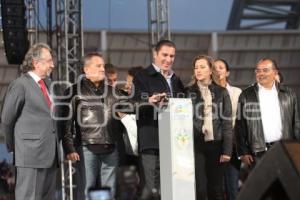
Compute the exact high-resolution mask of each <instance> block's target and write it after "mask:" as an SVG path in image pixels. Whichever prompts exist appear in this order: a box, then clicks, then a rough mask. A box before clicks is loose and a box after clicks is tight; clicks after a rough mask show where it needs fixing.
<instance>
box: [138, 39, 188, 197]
mask: <svg viewBox="0 0 300 200" xmlns="http://www.w3.org/2000/svg"><path fill="white" fill-rule="evenodd" d="M153 58H154V62H153V63H152V64H151V65H150V66H149V67H147V68H146V69H144V70H142V71H141V72H140V73H139V74H137V75H136V76H135V77H134V79H133V88H134V94H133V101H134V102H137V105H138V106H137V110H136V111H137V112H136V114H137V127H138V144H139V152H140V154H139V156H140V160H141V164H142V172H143V174H142V177H143V180H144V185H143V187H142V192H141V196H140V198H139V199H152V198H156V197H155V196H159V193H160V192H159V191H160V173H159V169H160V168H159V146H158V145H159V144H158V120H157V117H158V116H157V112H158V109H159V107H160V106H161V104H162V103H163V102H164V101H165V100H166V99H167V98H169V97H180V94H181V97H182V96H183V94H184V87H183V84H182V82H181V81H180V79H179V78H178V77H177V76H176V75H175V74H174V72H173V71H172V65H173V63H174V59H175V44H174V43H173V42H171V41H169V40H161V41H160V42H158V43H157V45H156V46H155V49H154V52H153Z"/></svg>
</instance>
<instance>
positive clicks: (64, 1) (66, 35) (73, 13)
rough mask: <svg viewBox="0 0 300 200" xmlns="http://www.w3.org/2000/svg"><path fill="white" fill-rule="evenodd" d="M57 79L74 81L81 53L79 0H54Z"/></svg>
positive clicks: (78, 68) (81, 36) (77, 72)
mask: <svg viewBox="0 0 300 200" xmlns="http://www.w3.org/2000/svg"><path fill="white" fill-rule="evenodd" d="M55 8H56V41H57V64H58V79H59V80H61V81H67V82H69V83H75V81H76V79H77V77H78V75H79V72H80V60H81V58H82V55H83V41H82V38H83V32H82V16H81V0H56V2H55Z"/></svg>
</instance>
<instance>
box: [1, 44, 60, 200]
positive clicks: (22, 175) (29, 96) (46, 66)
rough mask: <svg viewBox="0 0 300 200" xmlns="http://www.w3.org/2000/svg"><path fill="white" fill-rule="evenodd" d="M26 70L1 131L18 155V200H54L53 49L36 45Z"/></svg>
mask: <svg viewBox="0 0 300 200" xmlns="http://www.w3.org/2000/svg"><path fill="white" fill-rule="evenodd" d="M22 67H23V68H22V70H23V74H22V75H21V76H20V77H19V78H17V79H16V80H15V81H13V82H12V83H11V84H10V85H9V87H8V90H7V94H6V97H5V100H4V105H3V110H2V116H1V131H2V132H3V133H4V134H5V140H6V144H7V148H8V150H9V151H10V152H13V154H14V161H15V165H16V169H17V181H16V189H15V197H16V200H52V199H54V190H55V186H56V171H57V170H56V169H57V163H58V162H57V160H58V158H57V156H58V154H57V146H58V136H57V131H56V123H55V121H54V120H53V119H52V118H51V112H52V107H53V103H54V102H53V100H52V98H51V97H50V91H49V90H48V87H47V85H48V86H49V84H47V83H48V82H47V81H46V78H47V76H48V75H50V73H51V72H52V70H53V68H54V64H53V60H52V55H51V49H50V48H49V46H48V45H46V44H43V43H38V44H35V45H33V46H32V47H31V48H30V49H29V51H28V52H27V54H26V55H25V58H24V62H23V65H22ZM44 80H45V81H44ZM45 82H46V83H45Z"/></svg>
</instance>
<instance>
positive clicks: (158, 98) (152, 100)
mask: <svg viewBox="0 0 300 200" xmlns="http://www.w3.org/2000/svg"><path fill="white" fill-rule="evenodd" d="M166 98H167V94H166V93H165V92H163V93H158V94H153V95H152V96H151V97H149V99H148V102H149V103H151V104H157V103H160V102H163V101H165V99H166Z"/></svg>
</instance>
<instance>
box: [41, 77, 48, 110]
mask: <svg viewBox="0 0 300 200" xmlns="http://www.w3.org/2000/svg"><path fill="white" fill-rule="evenodd" d="M39 85H40V86H41V90H42V93H43V95H44V97H45V98H46V101H47V104H48V106H49V108H51V100H50V97H49V95H48V92H47V88H46V85H45V82H44V80H43V79H41V80H39Z"/></svg>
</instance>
